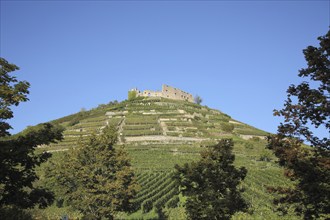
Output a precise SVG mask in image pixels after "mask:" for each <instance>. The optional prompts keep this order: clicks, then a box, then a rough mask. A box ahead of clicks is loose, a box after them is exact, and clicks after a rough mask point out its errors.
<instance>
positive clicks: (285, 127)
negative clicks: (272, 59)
mask: <svg viewBox="0 0 330 220" xmlns="http://www.w3.org/2000/svg"><path fill="white" fill-rule="evenodd" d="M318 40H319V41H320V46H319V47H313V46H308V47H307V48H306V49H305V50H303V53H304V55H305V59H306V61H307V65H308V66H307V68H304V69H301V70H300V71H299V77H308V78H309V81H308V82H307V81H304V82H302V83H301V84H299V85H297V86H296V85H291V86H290V87H289V89H288V90H287V93H288V95H287V100H286V101H285V104H284V108H283V109H282V110H279V111H277V110H276V111H274V115H276V116H282V117H284V119H285V122H284V123H281V124H280V126H279V127H278V133H277V135H275V136H271V137H269V138H268V142H269V143H268V147H269V148H270V149H272V150H273V151H274V153H275V155H276V156H277V157H278V158H279V164H280V165H281V166H283V167H285V168H286V172H285V174H286V176H287V177H288V178H290V179H291V180H294V181H295V183H296V184H295V187H294V188H291V189H288V188H269V190H270V191H272V192H278V193H279V194H281V195H282V196H281V198H279V199H276V200H275V202H276V203H280V204H283V205H282V206H281V210H282V211H284V212H286V209H285V205H286V204H287V203H290V204H294V206H295V207H296V211H297V213H298V214H302V215H303V216H304V218H305V219H313V218H319V217H321V216H324V215H327V216H328V217H329V216H330V215H329V214H330V157H329V156H330V152H329V150H330V147H329V146H330V139H329V137H324V138H323V137H318V136H317V135H315V134H313V131H312V128H313V127H314V129H317V128H320V127H321V128H323V129H325V130H326V131H328V132H329V130H330V60H329V56H330V31H328V33H327V34H326V35H325V36H322V37H319V38H318ZM303 141H307V142H308V143H310V144H311V146H312V148H306V147H304V146H303Z"/></svg>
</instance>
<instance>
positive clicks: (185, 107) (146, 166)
mask: <svg viewBox="0 0 330 220" xmlns="http://www.w3.org/2000/svg"><path fill="white" fill-rule="evenodd" d="M52 123H56V124H60V125H62V126H63V127H65V131H64V136H65V138H64V140H63V141H62V142H60V143H58V144H52V145H50V146H41V147H40V148H39V149H38V151H49V152H53V154H54V156H53V159H55V160H56V158H57V157H60V156H61V154H62V152H63V151H65V150H67V149H69V148H71V147H74V146H75V143H76V142H77V141H78V140H79V139H82V140H83V139H86V138H87V137H88V135H90V134H91V133H93V132H96V133H98V132H100V131H101V130H102V128H103V127H104V126H106V125H107V124H114V125H116V126H117V127H118V132H119V142H118V144H117V146H116V147H123V148H125V150H126V151H128V152H129V155H130V156H131V159H132V164H133V167H134V168H135V171H136V174H137V180H138V182H139V183H140V185H141V190H140V192H139V193H138V195H137V197H136V198H135V199H134V205H135V209H136V210H135V212H134V213H130V214H128V213H120V214H118V216H117V218H119V219H157V218H158V216H159V215H158V214H159V212H160V211H162V212H165V214H167V215H168V216H169V218H171V219H184V217H185V214H184V209H183V207H182V204H183V202H184V200H185V198H184V197H182V196H181V195H180V194H179V192H178V188H177V187H176V186H175V183H174V182H173V180H172V179H171V175H172V172H173V168H174V165H175V164H181V165H182V164H184V163H187V162H191V161H194V160H198V159H199V152H200V151H201V149H202V148H203V147H204V146H207V145H210V144H213V143H216V141H217V140H218V139H221V138H225V137H226V138H227V137H230V138H233V140H234V142H235V147H234V153H235V155H236V161H235V163H236V164H237V166H245V167H246V168H247V169H248V175H247V177H246V179H245V180H244V182H243V184H242V185H241V189H242V191H244V197H245V198H246V200H247V201H248V202H249V203H250V210H249V212H248V213H238V214H236V215H235V216H234V219H279V218H281V219H283V218H287V219H295V218H296V217H295V216H293V215H291V214H289V215H288V216H285V217H281V216H279V215H278V213H276V212H275V211H274V210H275V208H276V207H274V205H273V204H272V199H273V196H272V195H271V194H269V193H268V192H267V191H266V186H287V185H289V184H290V183H289V181H288V180H286V179H285V178H284V177H283V174H282V173H283V171H282V170H281V168H279V167H278V166H277V165H276V163H275V157H274V156H273V155H272V154H271V152H270V151H268V150H266V149H265V144H266V142H265V140H264V137H265V135H267V133H266V132H264V131H261V130H259V129H256V128H254V127H251V126H249V125H247V124H244V123H242V122H239V121H236V120H234V119H232V118H231V117H230V116H228V115H226V114H224V113H222V112H220V111H218V110H214V109H210V108H208V107H206V106H200V105H196V104H193V103H189V102H182V101H174V100H168V99H148V98H146V99H139V100H135V101H124V102H121V103H117V104H111V105H102V106H100V107H99V108H96V109H92V110H90V111H84V112H79V113H77V114H73V115H70V116H67V117H64V118H61V119H58V120H55V121H53V122H52ZM42 213H43V214H42V215H43V216H46V217H50V218H51V216H53V217H54V216H61V215H63V214H64V213H67V214H69V215H70V216H79V213H75V212H72V211H70V210H69V209H67V208H56V207H55V206H52V207H50V208H48V209H46V210H44V211H42Z"/></svg>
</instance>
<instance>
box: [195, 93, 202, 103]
mask: <svg viewBox="0 0 330 220" xmlns="http://www.w3.org/2000/svg"><path fill="white" fill-rule="evenodd" d="M194 101H195V103H196V104H197V105H200V104H201V103H202V102H203V99H202V98H201V97H200V96H199V95H196V96H195V97H194Z"/></svg>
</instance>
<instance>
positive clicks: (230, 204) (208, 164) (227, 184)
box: [175, 139, 247, 219]
mask: <svg viewBox="0 0 330 220" xmlns="http://www.w3.org/2000/svg"><path fill="white" fill-rule="evenodd" d="M232 149H233V141H232V140H231V139H223V140H221V141H220V142H219V143H218V144H216V145H214V146H210V147H208V148H207V149H206V150H205V151H202V152H201V160H200V161H199V162H193V163H191V164H185V165H184V166H183V167H180V166H178V165H176V167H175V168H176V175H175V178H176V179H177V180H178V181H179V184H180V186H181V190H182V192H183V195H185V196H187V197H188V198H187V202H186V210H187V215H188V217H189V218H190V219H230V217H231V215H233V214H234V213H235V212H237V211H240V210H245V209H246V208H247V204H246V202H245V201H244V199H243V198H242V196H241V194H240V192H239V190H238V188H237V187H238V185H239V184H240V182H241V181H242V180H243V179H244V178H245V176H246V173H247V170H246V169H245V168H244V167H241V168H240V169H236V168H235V167H234V165H233V162H234V160H235V156H234V155H233V154H232Z"/></svg>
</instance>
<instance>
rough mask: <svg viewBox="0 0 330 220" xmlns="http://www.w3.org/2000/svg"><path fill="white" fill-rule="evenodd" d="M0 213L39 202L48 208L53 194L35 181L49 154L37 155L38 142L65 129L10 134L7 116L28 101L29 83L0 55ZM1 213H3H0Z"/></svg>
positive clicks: (50, 139)
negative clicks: (14, 73)
mask: <svg viewBox="0 0 330 220" xmlns="http://www.w3.org/2000/svg"><path fill="white" fill-rule="evenodd" d="M0 65H1V67H0V77H1V80H0V212H1V213H2V212H3V211H5V212H6V213H8V210H15V208H14V209H12V208H11V207H10V206H16V207H17V208H28V207H32V206H34V205H36V204H39V205H40V206H41V207H45V206H46V205H48V203H49V202H50V201H51V199H52V195H51V194H50V193H48V192H46V190H44V189H42V188H37V187H35V186H34V185H33V182H34V181H35V180H37V179H38V177H37V175H36V173H35V167H36V166H39V165H40V164H41V163H43V162H44V161H46V160H47V159H48V158H49V156H50V155H49V154H47V153H44V154H38V155H37V154H35V153H34V149H35V148H36V147H37V146H38V145H42V144H49V143H51V142H55V141H56V140H60V139H61V138H62V129H61V128H58V127H54V126H53V125H51V124H41V125H39V126H37V127H35V128H28V129H26V130H25V131H24V132H22V133H21V134H19V135H15V136H10V134H9V132H8V129H10V128H11V126H10V125H9V123H8V122H6V120H7V119H10V118H12V117H13V112H12V110H11V106H12V105H15V106H17V105H18V104H19V103H20V102H24V101H27V100H28V99H27V97H26V95H27V94H28V88H29V83H28V82H24V81H23V82H22V81H17V79H16V77H14V76H10V75H9V73H10V72H12V71H15V70H18V69H19V68H18V67H17V66H16V65H14V64H9V63H8V62H7V61H6V60H5V59H3V58H0ZM0 215H1V214H0Z"/></svg>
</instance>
